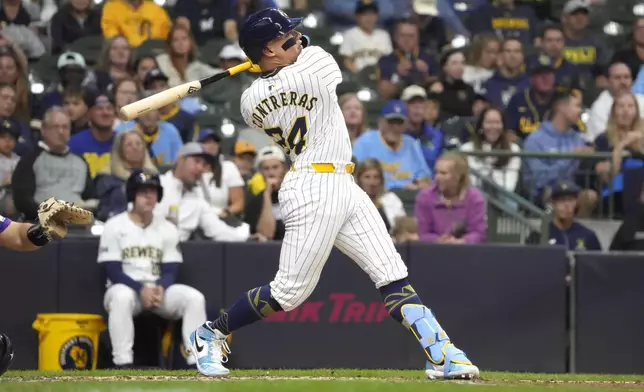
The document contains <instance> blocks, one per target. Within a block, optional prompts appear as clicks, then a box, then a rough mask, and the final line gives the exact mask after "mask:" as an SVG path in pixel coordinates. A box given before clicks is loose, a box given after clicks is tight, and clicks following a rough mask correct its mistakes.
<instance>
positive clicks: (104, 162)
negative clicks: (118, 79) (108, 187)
mask: <svg viewBox="0 0 644 392" xmlns="http://www.w3.org/2000/svg"><path fill="white" fill-rule="evenodd" d="M84 100H85V105H87V108H88V110H89V124H90V127H89V128H88V129H85V130H83V131H80V132H78V133H77V134H75V135H74V136H72V137H71V139H70V140H69V148H70V150H71V152H72V153H74V154H76V155H80V156H81V157H83V158H84V159H85V161H86V162H87V164H88V166H89V173H90V176H91V177H92V178H94V177H95V176H96V174H97V173H98V172H100V171H101V170H103V169H105V168H106V167H108V165H109V164H110V153H111V151H112V143H113V141H114V120H115V117H116V116H115V112H114V102H112V99H111V98H110V96H108V95H106V94H103V93H100V92H97V91H94V90H86V91H85V97H84Z"/></svg>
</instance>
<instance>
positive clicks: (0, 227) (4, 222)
mask: <svg viewBox="0 0 644 392" xmlns="http://www.w3.org/2000/svg"><path fill="white" fill-rule="evenodd" d="M10 224H11V219H9V218H5V217H4V216H2V215H0V233H2V232H3V231H5V230H6V229H7V227H9V225H10Z"/></svg>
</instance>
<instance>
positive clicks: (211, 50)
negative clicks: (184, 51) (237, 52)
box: [199, 38, 231, 67]
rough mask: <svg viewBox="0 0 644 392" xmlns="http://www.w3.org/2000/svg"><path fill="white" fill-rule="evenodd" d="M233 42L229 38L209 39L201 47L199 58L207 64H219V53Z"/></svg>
mask: <svg viewBox="0 0 644 392" xmlns="http://www.w3.org/2000/svg"><path fill="white" fill-rule="evenodd" d="M230 43H231V42H230V41H228V40H227V39H223V38H216V39H212V40H209V41H208V42H206V43H205V44H204V45H203V46H202V47H200V48H199V59H200V60H201V61H203V62H204V63H206V64H210V65H214V66H217V67H218V66H219V53H220V52H221V50H222V49H223V48H224V46H226V45H228V44H230Z"/></svg>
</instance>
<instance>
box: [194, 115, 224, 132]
mask: <svg viewBox="0 0 644 392" xmlns="http://www.w3.org/2000/svg"><path fill="white" fill-rule="evenodd" d="M195 122H196V123H197V125H199V128H201V129H204V128H212V129H213V130H214V131H215V132H219V130H220V129H221V124H222V117H221V116H219V115H216V114H210V113H199V114H197V116H196V118H195Z"/></svg>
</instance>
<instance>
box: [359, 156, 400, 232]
mask: <svg viewBox="0 0 644 392" xmlns="http://www.w3.org/2000/svg"><path fill="white" fill-rule="evenodd" d="M355 176H356V183H357V184H358V185H359V186H360V188H362V189H363V190H364V191H365V193H366V194H367V195H368V196H369V198H370V199H371V201H372V202H373V204H374V205H375V206H376V208H377V209H378V212H380V216H381V217H382V220H383V221H384V222H385V226H386V227H387V231H388V232H390V233H391V232H392V230H393V228H394V224H395V222H396V219H397V218H399V217H403V216H406V215H407V214H406V213H405V209H404V208H403V202H402V200H400V198H399V197H398V196H397V195H396V194H395V193H393V192H390V191H388V190H387V189H385V173H384V171H383V170H382V166H381V165H380V163H379V162H378V161H377V160H375V159H371V158H367V159H365V160H364V161H362V162H361V163H360V164H359V165H358V168H357V170H356V173H355Z"/></svg>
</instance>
